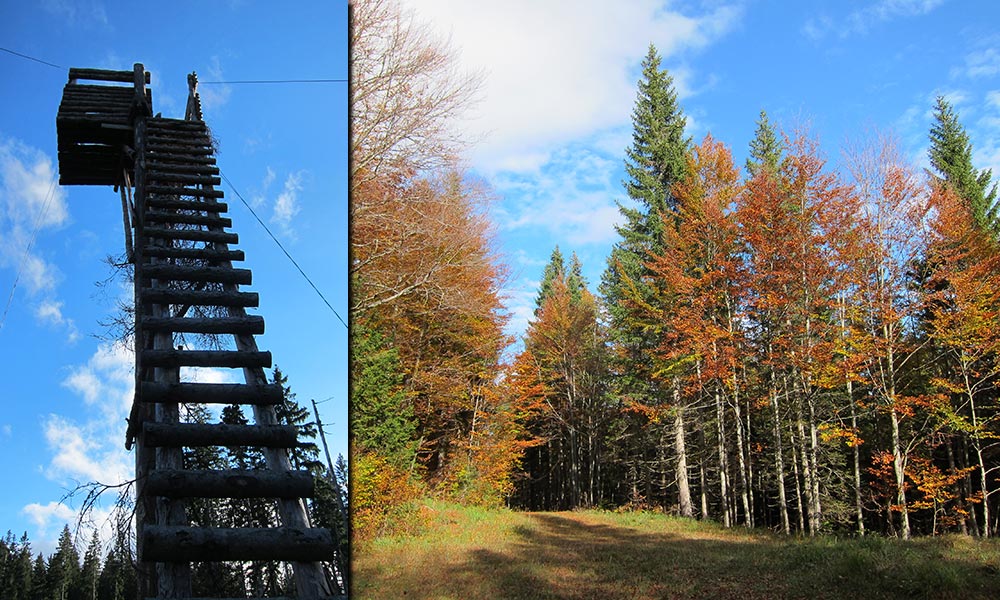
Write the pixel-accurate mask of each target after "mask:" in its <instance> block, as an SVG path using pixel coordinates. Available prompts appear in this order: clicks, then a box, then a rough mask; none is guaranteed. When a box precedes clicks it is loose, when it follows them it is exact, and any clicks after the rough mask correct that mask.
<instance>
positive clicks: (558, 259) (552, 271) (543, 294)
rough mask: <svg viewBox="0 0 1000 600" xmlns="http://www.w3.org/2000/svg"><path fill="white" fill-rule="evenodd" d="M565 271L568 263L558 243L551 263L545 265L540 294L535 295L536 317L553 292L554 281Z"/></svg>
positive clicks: (550, 260) (539, 289) (550, 259)
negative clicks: (564, 260) (565, 261)
mask: <svg viewBox="0 0 1000 600" xmlns="http://www.w3.org/2000/svg"><path fill="white" fill-rule="evenodd" d="M565 273H566V265H565V264H564V262H563V256H562V252H560V251H559V246H558V245H557V246H556V247H555V249H554V250H552V256H550V257H549V264H547V265H545V270H544V271H543V272H542V283H541V285H539V286H538V296H536V297H535V316H536V317H537V316H538V311H539V310H541V308H542V304H545V299H546V298H548V296H549V294H550V293H551V292H552V282H553V281H555V280H556V279H559V278H561V277H563V276H564V275H565Z"/></svg>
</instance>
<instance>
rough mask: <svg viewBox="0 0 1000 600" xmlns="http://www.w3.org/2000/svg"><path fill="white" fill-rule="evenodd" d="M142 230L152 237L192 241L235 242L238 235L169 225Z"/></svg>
mask: <svg viewBox="0 0 1000 600" xmlns="http://www.w3.org/2000/svg"><path fill="white" fill-rule="evenodd" d="M142 232H143V233H144V234H145V235H147V236H149V237H152V238H162V239H166V240H191V241H194V242H220V243H223V244H236V243H238V242H239V240H240V236H239V235H237V234H235V233H229V232H226V231H207V230H205V229H173V228H170V227H145V228H143V230H142Z"/></svg>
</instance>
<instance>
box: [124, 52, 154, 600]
mask: <svg viewBox="0 0 1000 600" xmlns="http://www.w3.org/2000/svg"><path fill="white" fill-rule="evenodd" d="M134 72H135V98H134V100H133V108H132V111H131V122H132V130H133V132H134V138H133V141H134V148H135V166H134V174H135V195H134V199H135V223H134V227H135V248H134V251H135V255H134V256H135V262H134V270H133V282H132V287H133V293H134V298H135V329H134V336H135V339H134V341H133V345H134V346H135V393H136V394H139V392H140V390H141V388H142V386H141V382H142V381H143V380H144V379H145V378H146V375H145V367H144V366H143V364H142V351H143V350H144V349H146V347H147V340H146V336H145V334H144V333H143V331H142V328H141V322H142V317H143V313H144V311H145V305H144V304H143V298H142V281H143V267H144V264H145V261H146V260H147V259H146V258H145V257H144V256H143V246H144V245H145V233H144V232H143V214H144V212H145V210H146V173H145V172H146V168H145V166H146V165H145V150H146V116H147V113H145V112H143V107H145V106H146V105H145V100H146V97H145V93H144V91H143V90H144V88H145V68H144V67H143V66H142V64H141V63H136V65H135V67H134ZM152 416H153V415H152V414H151V411H150V408H149V406H148V405H147V404H145V403H143V402H140V401H139V400H138V398H137V399H136V400H134V401H133V410H132V419H133V422H131V423H129V427H130V428H131V429H132V430H133V432H134V433H135V436H136V444H135V538H136V544H135V547H136V548H135V549H136V566H137V570H138V573H137V580H138V588H139V597H140V598H148V597H151V596H155V595H156V581H155V578H154V577H153V565H151V564H150V563H147V562H146V561H145V558H144V556H143V544H142V539H143V531H144V530H145V528H146V526H148V525H152V524H154V523H155V516H156V506H155V504H154V503H153V502H152V499H151V498H148V497H147V496H146V494H145V489H144V488H145V484H146V477H148V476H149V473H150V471H152V470H153V469H154V468H155V467H156V456H155V455H154V454H153V453H152V452H150V451H149V449H147V448H146V444H145V440H144V439H143V434H142V424H143V422H145V421H147V420H150V419H152Z"/></svg>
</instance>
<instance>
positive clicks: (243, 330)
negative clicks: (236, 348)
mask: <svg viewBox="0 0 1000 600" xmlns="http://www.w3.org/2000/svg"><path fill="white" fill-rule="evenodd" d="M139 323H140V326H141V327H142V329H145V330H147V331H183V332H185V333H232V334H250V335H260V334H262V333H264V317H261V316H259V315H247V316H245V317H215V318H196V317H192V318H177V317H146V316H143V317H140V319H139Z"/></svg>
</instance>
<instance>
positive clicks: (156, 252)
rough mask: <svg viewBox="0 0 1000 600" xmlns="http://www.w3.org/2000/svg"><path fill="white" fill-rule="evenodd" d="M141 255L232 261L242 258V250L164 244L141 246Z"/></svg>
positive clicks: (243, 256)
mask: <svg viewBox="0 0 1000 600" xmlns="http://www.w3.org/2000/svg"><path fill="white" fill-rule="evenodd" d="M142 255H143V256H149V257H154V258H188V259H192V260H207V261H209V262H211V261H216V262H219V261H224V260H228V261H234V260H244V259H245V255H244V253H243V251H242V250H215V249H214V248H168V247H165V246H149V247H147V248H143V250H142Z"/></svg>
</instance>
